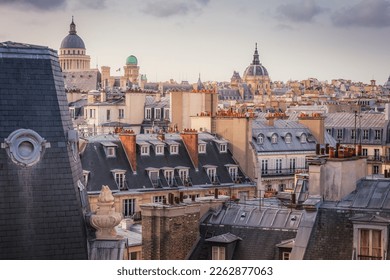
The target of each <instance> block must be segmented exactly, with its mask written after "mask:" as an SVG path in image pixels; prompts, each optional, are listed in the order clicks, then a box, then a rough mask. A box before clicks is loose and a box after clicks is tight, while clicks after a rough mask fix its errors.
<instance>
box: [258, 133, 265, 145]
mask: <svg viewBox="0 0 390 280" xmlns="http://www.w3.org/2000/svg"><path fill="white" fill-rule="evenodd" d="M263 143H264V135H263V134H261V133H260V134H259V135H257V144H260V145H262V144H263Z"/></svg>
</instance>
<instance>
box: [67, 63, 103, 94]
mask: <svg viewBox="0 0 390 280" xmlns="http://www.w3.org/2000/svg"><path fill="white" fill-rule="evenodd" d="M62 76H63V77H64V83H65V89H67V90H73V89H78V90H80V91H84V92H87V91H90V90H96V89H97V88H98V87H99V83H100V72H99V70H98V69H91V70H82V71H65V72H63V73H62Z"/></svg>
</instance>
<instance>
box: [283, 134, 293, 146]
mask: <svg viewBox="0 0 390 280" xmlns="http://www.w3.org/2000/svg"><path fill="white" fill-rule="evenodd" d="M284 141H285V142H286V144H291V141H292V136H291V134H290V133H287V134H286V136H285V138H284Z"/></svg>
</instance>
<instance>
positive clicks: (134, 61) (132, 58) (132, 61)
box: [126, 55, 138, 65]
mask: <svg viewBox="0 0 390 280" xmlns="http://www.w3.org/2000/svg"><path fill="white" fill-rule="evenodd" d="M137 64H138V61H137V58H136V57H135V56H134V55H130V56H129V57H128V58H127V59H126V65H137Z"/></svg>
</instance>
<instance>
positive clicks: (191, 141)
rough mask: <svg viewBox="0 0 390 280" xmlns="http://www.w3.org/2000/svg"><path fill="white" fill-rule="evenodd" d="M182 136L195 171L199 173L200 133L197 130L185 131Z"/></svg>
mask: <svg viewBox="0 0 390 280" xmlns="http://www.w3.org/2000/svg"><path fill="white" fill-rule="evenodd" d="M180 136H181V138H182V139H183V143H184V146H185V147H186V149H187V152H188V154H189V156H190V158H191V161H192V164H193V165H194V167H195V170H196V171H198V163H199V159H198V131H196V129H184V130H183V132H182V133H180Z"/></svg>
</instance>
